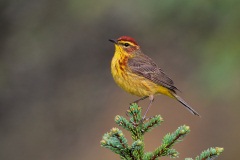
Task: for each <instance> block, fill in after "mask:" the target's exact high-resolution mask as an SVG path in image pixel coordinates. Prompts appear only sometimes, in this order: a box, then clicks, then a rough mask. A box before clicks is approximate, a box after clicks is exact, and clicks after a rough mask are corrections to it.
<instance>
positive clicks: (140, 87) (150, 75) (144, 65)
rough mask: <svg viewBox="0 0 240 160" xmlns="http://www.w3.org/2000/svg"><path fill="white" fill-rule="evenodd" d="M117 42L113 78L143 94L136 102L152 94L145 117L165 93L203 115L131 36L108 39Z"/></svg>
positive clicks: (133, 91)
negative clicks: (186, 99)
mask: <svg viewBox="0 0 240 160" xmlns="http://www.w3.org/2000/svg"><path fill="white" fill-rule="evenodd" d="M109 41H110V42H112V43H114V45H115V52H114V56H113V58H112V61H111V74H112V76H113V79H114V80H115V82H116V83H117V85H118V86H120V87H121V88H122V89H123V90H125V91H126V92H128V93H130V94H132V95H136V96H138V97H140V98H139V99H137V100H136V101H134V102H133V103H138V102H139V101H141V100H144V99H146V98H148V97H149V100H150V102H149V105H148V108H147V110H146V112H145V114H144V116H143V119H145V118H146V115H147V112H148V111H149V109H150V107H151V105H152V103H153V101H154V96H155V95H159V94H162V95H166V96H168V97H170V98H173V99H175V100H177V101H178V102H180V103H181V104H182V105H183V106H184V107H186V109H188V110H189V111H190V112H191V113H192V114H194V115H197V116H200V115H199V114H198V113H197V112H196V111H195V110H194V109H193V108H192V107H190V105H188V104H187V103H186V102H185V101H184V100H183V99H182V98H181V97H180V96H179V95H177V92H176V91H179V90H178V88H177V87H175V85H174V82H173V80H172V79H171V78H169V76H167V74H166V73H165V72H164V71H163V70H162V69H161V68H160V67H158V65H157V64H156V63H155V62H154V61H153V60H152V59H151V58H150V57H148V56H147V55H146V54H144V53H143V52H142V50H141V48H140V46H139V45H138V43H137V42H136V41H135V39H133V38H132V37H130V36H121V37H119V38H118V39H109Z"/></svg>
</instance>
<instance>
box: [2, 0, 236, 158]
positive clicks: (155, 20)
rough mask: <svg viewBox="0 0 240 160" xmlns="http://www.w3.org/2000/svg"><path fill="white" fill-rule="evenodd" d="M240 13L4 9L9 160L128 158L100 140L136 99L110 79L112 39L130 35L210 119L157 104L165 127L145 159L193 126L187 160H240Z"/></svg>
mask: <svg viewBox="0 0 240 160" xmlns="http://www.w3.org/2000/svg"><path fill="white" fill-rule="evenodd" d="M239 6H240V4H239V1H234V0H229V1H219V0H212V1H187V0H182V1H175V0H168V1H159V0H158V1H157V0H152V1H145V0H139V1H127V0H123V1H111V0H100V1H93V0H89V1H80V0H52V1H49V0H25V1H23V0H20V1H15V0H2V1H0V77H1V78H0V126H1V129H0V159H1V160H26V159H34V160H55V159H56V160H80V159H89V160H91V159H119V157H118V156H117V155H115V154H113V153H112V152H110V151H109V150H107V149H105V148H101V147H100V143H99V142H100V140H101V138H102V135H103V134H104V133H106V132H108V131H109V130H110V129H111V128H112V127H116V124H115V123H114V121H113V119H114V117H115V116H116V115H118V114H119V115H125V111H126V109H127V108H128V104H129V103H130V102H132V101H134V100H135V99H136V98H137V97H135V96H132V95H129V94H127V93H125V92H124V91H122V90H121V89H120V88H119V87H117V85H116V84H115V83H114V81H113V79H112V77H111V73H110V61H111V58H112V56H113V52H114V47H113V45H112V44H111V43H110V42H108V39H109V38H117V37H119V36H122V35H129V36H132V37H134V38H135V39H136V40H137V41H138V43H139V44H140V45H141V46H142V50H143V52H144V53H145V54H147V55H149V56H150V57H152V58H153V59H154V60H155V61H156V63H157V64H158V65H159V66H160V67H161V68H162V69H163V70H164V71H165V72H166V73H168V75H169V76H170V77H171V78H172V79H173V80H174V81H175V84H176V86H177V87H178V88H179V89H180V90H181V91H182V93H179V94H180V95H181V96H182V97H183V98H184V99H185V100H186V101H187V102H188V103H189V104H191V105H192V106H193V108H194V109H196V110H197V111H198V112H199V113H200V114H201V115H202V117H201V118H198V117H196V116H193V115H191V114H190V113H189V112H188V111H187V110H185V109H184V108H183V107H182V106H181V104H179V103H177V102H176V101H173V100H172V99H170V98H168V97H165V96H158V97H156V99H155V102H154V105H153V107H152V108H151V110H150V112H149V116H151V115H155V114H161V115H162V117H163V118H164V120H165V122H164V123H163V124H162V126H161V127H158V128H157V129H154V130H153V131H152V132H150V133H148V134H147V135H146V138H145V140H146V151H151V150H153V149H154V148H156V147H157V146H158V145H159V144H160V143H161V139H162V137H163V136H164V135H165V134H166V133H168V132H172V131H174V130H175V129H176V128H177V127H178V126H180V125H183V124H186V125H189V126H190V127H191V133H190V135H188V136H187V137H186V138H185V140H184V141H183V142H181V143H179V144H177V145H176V146H175V148H176V149H177V150H178V151H179V152H180V153H181V154H180V159H183V158H185V157H195V156H196V155H198V154H199V153H200V152H201V151H202V150H204V149H207V148H209V147H212V146H220V147H224V148H225V151H224V154H223V155H221V157H220V158H219V159H222V160H223V159H238V158H237V157H238V154H239V151H238V150H239V144H240V140H239V130H240V125H239V121H240V120H239V111H240V107H239V104H240V101H239V96H240V93H239V89H240V84H239V83H240V81H239V78H240V72H239V67H240V63H239V62H240V53H239V52H240V45H239V42H240V38H239V37H240V32H239V28H240V21H239V19H240V12H239V10H240V7H239ZM147 102H148V101H144V102H141V103H140V105H141V106H142V107H144V108H146V106H147ZM124 133H125V134H126V135H127V137H128V138H129V134H128V133H126V132H124ZM129 142H131V141H130V140H129Z"/></svg>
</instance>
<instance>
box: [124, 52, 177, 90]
mask: <svg viewBox="0 0 240 160" xmlns="http://www.w3.org/2000/svg"><path fill="white" fill-rule="evenodd" d="M128 67H129V68H130V69H131V71H132V72H133V73H135V74H137V75H139V76H143V77H145V78H147V79H149V80H151V81H152V82H154V83H156V84H158V85H161V86H163V87H166V88H168V89H170V90H171V91H173V92H175V90H178V89H177V88H176V87H175V86H174V83H173V81H172V80H171V79H170V78H169V77H168V76H167V75H166V74H165V73H164V72H163V70H162V69H161V68H159V67H158V66H157V65H156V63H155V62H154V61H153V60H152V59H151V58H149V57H148V56H146V55H144V54H137V56H135V57H133V58H130V59H128Z"/></svg>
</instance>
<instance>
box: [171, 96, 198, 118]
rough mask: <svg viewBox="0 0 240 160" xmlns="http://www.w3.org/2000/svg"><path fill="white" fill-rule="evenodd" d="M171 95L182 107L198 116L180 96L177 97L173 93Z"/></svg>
mask: <svg viewBox="0 0 240 160" xmlns="http://www.w3.org/2000/svg"><path fill="white" fill-rule="evenodd" d="M172 95H173V96H174V97H175V98H176V99H177V100H178V102H180V103H181V104H182V105H183V106H184V107H186V108H187V109H188V110H189V111H190V112H191V113H192V114H194V115H197V116H200V115H199V114H198V113H197V112H196V111H195V110H194V109H192V107H190V106H189V105H188V104H187V102H185V101H184V100H183V99H182V98H181V97H180V96H178V95H177V94H175V93H172Z"/></svg>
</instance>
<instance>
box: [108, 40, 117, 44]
mask: <svg viewBox="0 0 240 160" xmlns="http://www.w3.org/2000/svg"><path fill="white" fill-rule="evenodd" d="M109 41H110V42H112V43H115V44H117V40H115V39H109Z"/></svg>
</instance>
